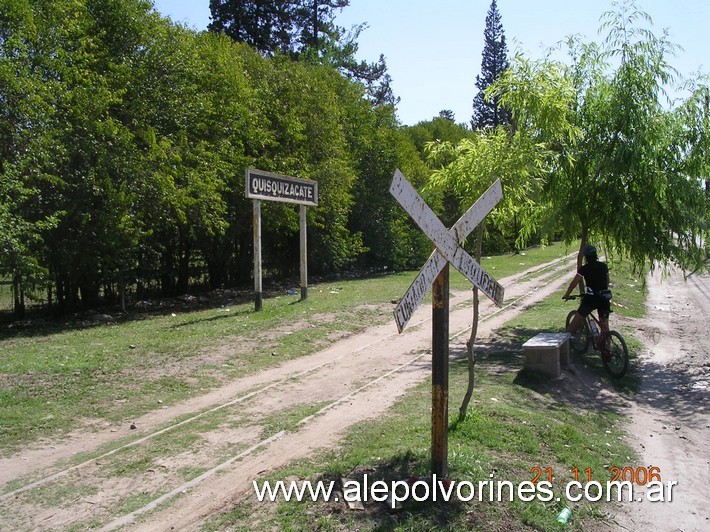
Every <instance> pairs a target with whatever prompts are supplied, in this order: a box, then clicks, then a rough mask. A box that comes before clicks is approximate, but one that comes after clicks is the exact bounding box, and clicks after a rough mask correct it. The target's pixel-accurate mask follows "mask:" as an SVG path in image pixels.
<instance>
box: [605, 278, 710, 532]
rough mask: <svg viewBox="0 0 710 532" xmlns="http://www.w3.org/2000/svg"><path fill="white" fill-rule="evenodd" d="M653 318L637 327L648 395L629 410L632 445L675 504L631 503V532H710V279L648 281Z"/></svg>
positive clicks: (626, 520)
mask: <svg viewBox="0 0 710 532" xmlns="http://www.w3.org/2000/svg"><path fill="white" fill-rule="evenodd" d="M648 284H649V297H648V300H647V307H648V309H647V310H648V312H647V316H646V318H645V319H644V320H643V321H642V322H640V323H638V324H637V325H636V327H637V329H638V330H639V333H640V337H641V339H642V340H643V341H644V344H645V345H646V348H645V350H644V353H643V355H642V358H641V360H640V368H641V373H642V383H641V389H640V391H639V393H638V394H636V395H635V396H633V397H632V398H631V400H630V402H629V405H628V407H627V409H626V412H627V414H628V416H629V418H630V420H631V424H630V426H629V433H630V439H631V441H632V442H634V445H635V446H636V448H637V451H638V454H639V456H640V457H641V458H642V463H643V464H645V465H646V466H652V467H657V468H659V469H660V471H661V478H662V481H663V482H664V483H665V482H668V481H677V482H678V484H677V486H676V487H675V488H673V491H672V497H673V499H672V502H653V503H649V502H646V501H645V499H644V500H643V502H639V503H626V504H625V505H624V507H623V512H622V513H620V514H619V516H618V517H617V520H618V523H619V524H620V525H622V526H623V527H625V528H626V529H628V530H650V529H654V530H658V531H671V530H673V531H676V530H682V531H686V532H687V531H691V530H692V531H706V530H710V494H709V492H708V479H710V412H709V411H708V400H709V399H710V334H708V327H709V326H710V277H709V276H691V277H690V278H688V280H687V281H685V280H684V279H683V275H682V274H681V273H680V272H677V271H676V272H673V274H672V275H671V276H670V277H669V278H667V279H665V280H664V281H663V282H661V279H660V274H656V275H654V276H649V278H648Z"/></svg>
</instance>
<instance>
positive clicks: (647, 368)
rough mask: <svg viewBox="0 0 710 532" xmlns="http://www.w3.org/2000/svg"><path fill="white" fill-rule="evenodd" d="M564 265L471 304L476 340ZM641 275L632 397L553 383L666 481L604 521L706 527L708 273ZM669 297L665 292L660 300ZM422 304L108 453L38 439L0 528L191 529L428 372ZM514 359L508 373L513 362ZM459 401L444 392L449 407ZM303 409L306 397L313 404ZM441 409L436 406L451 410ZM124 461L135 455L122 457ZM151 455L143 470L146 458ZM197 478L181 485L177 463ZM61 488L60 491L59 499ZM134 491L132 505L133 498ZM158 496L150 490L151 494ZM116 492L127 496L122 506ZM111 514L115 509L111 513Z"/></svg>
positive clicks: (565, 275) (91, 438)
mask: <svg viewBox="0 0 710 532" xmlns="http://www.w3.org/2000/svg"><path fill="white" fill-rule="evenodd" d="M572 268H573V265H572V261H571V260H566V261H562V262H559V263H556V264H551V265H549V266H548V267H547V268H544V269H542V270H541V271H540V272H538V273H536V274H533V275H531V274H530V272H528V274H527V275H519V276H515V277H514V278H509V279H505V280H502V283H503V284H504V286H505V287H506V298H505V304H504V307H503V309H496V308H495V307H493V306H492V305H491V304H490V303H488V302H485V303H484V304H483V305H482V315H483V322H482V324H481V325H480V326H479V336H480V337H483V338H485V337H491V336H494V335H495V330H496V329H497V328H498V327H500V326H501V325H502V324H503V323H505V322H506V321H508V320H509V319H511V318H512V317H513V316H515V315H516V314H518V313H520V312H522V311H523V310H524V308H525V307H526V306H527V305H531V304H534V303H535V302H536V301H539V300H541V299H543V298H544V297H546V296H548V295H550V294H552V293H554V292H560V291H561V290H562V289H563V286H564V285H566V283H567V282H568V280H569V272H570V271H571V270H572ZM656 281H657V280H656V279H655V278H652V279H651V281H650V282H651V298H650V299H649V315H648V318H647V319H644V320H638V321H635V322H633V323H632V325H633V326H634V327H636V328H637V329H638V330H639V331H640V333H641V337H642V340H644V342H645V343H646V344H647V346H648V347H647V349H646V350H645V352H644V355H643V359H642V361H641V365H642V367H643V383H642V385H641V390H640V392H639V393H638V394H637V395H636V396H634V397H631V398H627V400H622V399H621V398H619V397H616V396H615V395H614V394H616V392H614V391H613V390H610V389H608V388H607V389H600V388H599V385H598V380H599V379H598V378H597V379H594V378H593V377H590V376H586V375H584V374H583V372H582V373H580V372H579V371H578V370H574V369H573V370H572V373H571V374H570V376H569V378H568V379H567V380H566V381H565V383H563V384H564V386H563V387H568V386H570V384H574V386H579V385H580V383H581V386H582V388H584V390H583V391H582V392H578V391H575V392H574V393H584V394H586V395H587V396H588V397H592V396H594V395H596V394H604V395H606V396H608V397H611V400H612V401H615V402H616V403H618V404H621V405H622V407H623V408H625V410H626V412H627V413H628V415H629V416H630V417H631V420H632V424H631V428H630V431H629V432H630V438H632V439H633V441H634V442H635V445H637V446H638V448H639V451H640V454H641V456H643V457H644V460H645V461H647V462H648V465H653V466H657V467H659V468H660V469H661V472H662V475H663V480H664V481H666V480H678V482H679V484H678V487H677V490H676V491H675V492H674V500H673V502H672V503H669V504H665V503H655V504H651V505H645V504H642V503H638V504H636V503H626V504H624V505H622V506H620V507H619V512H618V515H617V516H616V517H615V520H616V522H618V523H619V524H620V525H621V526H623V527H625V528H627V529H629V530H641V529H645V528H646V527H649V526H653V527H654V528H656V529H658V530H679V529H680V530H707V529H708V522H707V516H708V497H707V494H706V493H707V492H703V489H704V486H703V482H704V481H705V480H707V478H708V472H709V471H708V456H710V453H708V446H709V445H710V440H709V439H708V430H709V429H708V424H709V422H708V413H707V397H708V395H707V394H708V388H707V385H708V358H709V353H710V345H709V344H710V339H708V335H707V324H708V286H709V283H708V279H707V278H706V277H702V278H700V277H699V278H696V279H691V281H689V282H688V283H684V282H682V276H679V275H675V276H673V277H672V278H671V279H670V280H669V282H667V283H665V284H663V285H659V284H658V283H657V282H656ZM669 295H670V296H672V297H668V296H669ZM451 308H452V312H451V318H450V319H451V323H450V332H451V334H452V335H453V336H454V339H453V340H452V345H451V347H452V350H457V349H458V350H461V349H463V345H464V343H465V338H466V337H467V335H468V333H467V330H468V327H469V326H470V319H471V315H470V313H471V310H470V292H468V291H466V292H462V293H456V294H453V296H452V300H451ZM430 316H431V307H430V306H422V307H421V308H420V309H419V310H418V311H417V313H415V315H414V317H413V318H412V320H411V322H410V325H409V326H408V328H407V329H406V330H405V332H404V333H403V334H401V335H399V334H397V330H396V326H395V324H394V321H391V322H389V323H387V324H386V325H383V326H378V327H372V328H370V329H368V330H367V331H365V332H363V333H361V334H357V335H354V336H351V337H349V338H346V339H343V340H340V341H337V342H335V343H334V344H333V345H332V346H330V347H329V348H328V349H325V350H323V351H321V352H319V353H316V354H314V355H311V356H307V357H302V358H300V359H297V360H293V361H290V362H287V363H285V364H282V365H280V366H278V367H275V368H272V369H269V370H265V371H262V372H260V373H258V374H255V375H252V376H249V377H246V378H243V379H239V380H237V381H235V382H233V383H231V384H229V385H228V386H225V387H223V388H221V389H219V390H216V391H214V392H212V393H210V394H206V395H204V396H201V397H197V398H195V399H192V400H190V401H186V402H185V403H182V404H179V405H176V406H174V407H170V408H164V409H161V410H158V411H155V412H153V413H151V414H149V415H147V416H144V417H143V418H141V419H138V420H136V426H137V427H138V428H139V429H138V431H139V432H140V435H141V438H140V439H139V440H138V441H137V442H134V443H131V444H129V445H123V446H121V447H119V448H118V449H116V450H115V451H108V452H104V453H103V454H101V455H99V456H97V457H95V458H92V459H89V460H84V461H82V462H81V463H79V464H76V465H73V466H67V465H66V464H67V462H66V460H67V459H68V458H70V457H72V456H74V455H76V454H77V453H86V452H90V451H95V450H96V449H99V448H100V447H101V446H102V445H104V444H106V443H110V442H113V441H117V440H118V439H119V437H121V436H125V433H123V434H122V433H121V432H116V431H115V429H112V428H108V427H107V428H106V429H105V430H99V431H96V432H90V431H80V432H79V433H77V434H75V435H73V436H72V437H71V438H70V439H69V440H68V441H67V442H65V443H63V444H61V445H49V444H48V445H45V446H43V447H40V448H38V449H34V450H26V451H24V452H23V453H20V454H18V455H16V456H13V457H11V458H8V459H4V460H1V461H0V471H2V476H1V477H2V478H0V487H2V486H6V485H7V484H8V483H10V482H12V481H13V480H17V479H18V478H20V477H24V478H26V475H28V474H33V475H34V478H36V481H35V483H33V484H30V485H29V486H25V487H24V488H18V489H15V491H9V492H8V488H5V490H6V493H5V494H4V495H2V496H0V529H3V530H5V529H7V530H15V529H48V528H51V529H65V528H69V527H71V526H72V525H75V526H76V525H77V524H80V525H79V526H86V525H87V524H89V523H90V524H91V526H92V527H97V528H101V527H103V529H105V530H113V529H117V528H122V527H125V528H126V529H130V530H151V531H153V530H197V529H199V528H200V526H201V524H202V523H204V522H205V520H206V519H208V518H210V517H211V516H213V515H215V514H216V513H218V512H221V511H225V510H228V509H229V508H230V507H232V506H233V505H234V503H235V502H236V501H238V500H239V499H240V498H242V497H244V496H245V494H247V493H248V492H249V491H250V490H251V486H252V484H251V481H252V480H253V479H257V478H258V477H259V476H261V475H263V474H264V473H265V472H267V471H271V470H274V469H276V468H279V467H281V466H284V465H286V464H288V463H289V462H291V461H293V460H295V459H298V458H302V457H305V456H308V455H310V454H312V453H313V452H315V451H317V450H318V449H321V448H326V447H333V446H337V445H338V442H339V439H340V437H341V436H342V435H343V434H344V433H345V431H346V430H347V429H348V428H349V427H351V426H352V425H354V424H356V423H358V422H360V421H362V420H366V419H371V418H374V417H377V416H378V415H381V414H383V413H385V412H386V411H387V410H388V409H389V408H390V407H391V405H392V404H393V403H394V402H395V401H396V400H397V399H398V398H399V397H401V396H402V395H403V394H405V393H406V392H407V390H408V389H409V388H411V387H412V386H414V385H415V384H417V383H420V382H422V381H424V380H426V379H427V378H429V377H430V371H431V362H430V356H429V350H430V342H431V321H430ZM518 369H519V368H511V370H515V371H517V370H518ZM458 400H460V398H452V401H454V402H456V401H458ZM299 405H304V406H310V407H311V410H309V412H310V413H309V414H308V415H304V417H303V419H301V421H300V423H299V424H298V428H297V429H296V430H285V431H279V432H275V433H274V432H273V431H272V432H268V431H266V432H265V430H264V423H265V421H264V420H265V419H267V418H269V417H270V416H273V415H275V414H278V413H279V412H282V411H283V410H284V409H289V408H293V407H294V406H299ZM313 405H315V406H313ZM452 407H453V408H455V405H450V409H451V408H452ZM216 415H220V416H222V417H221V418H220V419H221V422H220V423H219V424H218V425H216V426H213V427H208V428H205V429H204V430H202V431H200V432H199V437H200V439H199V452H195V450H194V446H193V448H191V449H190V448H186V450H185V451H184V452H180V453H173V455H171V456H170V458H169V459H168V458H166V459H165V460H162V461H161V460H158V461H157V462H156V461H155V460H153V461H152V462H151V464H152V465H151V466H150V468H149V469H146V470H140V469H139V470H137V471H132V472H125V471H122V470H119V469H117V467H118V466H117V464H119V465H120V464H121V463H122V461H126V460H128V461H130V460H129V459H131V457H132V456H133V455H135V454H138V453H140V452H147V451H146V449H147V448H149V447H150V445H152V444H153V443H154V442H155V441H156V440H158V439H160V438H161V437H166V436H167V437H169V438H170V439H175V440H178V439H179V438H180V437H181V436H182V435H183V434H184V433H190V431H192V433H195V429H194V425H193V423H199V422H200V421H204V420H205V419H206V418H208V417H210V416H216ZM133 459H134V461H135V457H134V458H133ZM156 463H157V465H156ZM190 467H191V468H195V469H196V470H198V471H200V472H201V473H200V474H199V475H197V476H194V478H192V479H191V480H189V481H187V482H186V481H185V480H184V475H181V474H180V471H183V470H184V469H185V468H190ZM63 488H66V492H67V493H70V494H71V495H68V496H67V498H64V499H63V498H62V497H61V493H62V490H63ZM143 493H145V494H151V495H150V496H148V495H146V499H145V500H144V501H143V500H140V498H139V497H138V496H139V495H140V494H143ZM156 493H158V494H162V495H160V496H159V497H157V498H156V496H155V495H154V494H156ZM128 496H132V497H134V498H138V502H135V503H133V506H132V508H131V511H130V512H129V513H127V514H126V515H125V516H124V517H121V518H115V516H116V515H117V511H119V509H120V508H125V500H126V498H127V497H128ZM123 513H125V510H124V512H123Z"/></svg>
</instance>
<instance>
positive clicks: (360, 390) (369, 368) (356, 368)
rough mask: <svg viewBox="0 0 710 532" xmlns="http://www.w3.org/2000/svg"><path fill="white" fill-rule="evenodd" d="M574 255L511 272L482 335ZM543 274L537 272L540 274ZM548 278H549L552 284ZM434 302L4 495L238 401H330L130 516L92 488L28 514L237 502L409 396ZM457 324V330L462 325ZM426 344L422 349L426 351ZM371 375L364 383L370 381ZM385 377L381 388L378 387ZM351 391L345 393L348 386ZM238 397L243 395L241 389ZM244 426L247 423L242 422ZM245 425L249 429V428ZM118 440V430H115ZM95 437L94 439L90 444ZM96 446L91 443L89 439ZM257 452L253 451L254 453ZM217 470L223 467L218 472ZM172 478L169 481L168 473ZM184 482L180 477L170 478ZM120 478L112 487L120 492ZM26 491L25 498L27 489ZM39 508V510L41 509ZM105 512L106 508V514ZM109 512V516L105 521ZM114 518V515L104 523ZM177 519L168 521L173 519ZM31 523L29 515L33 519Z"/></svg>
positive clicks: (88, 468)
mask: <svg viewBox="0 0 710 532" xmlns="http://www.w3.org/2000/svg"><path fill="white" fill-rule="evenodd" d="M570 264H571V262H570V260H569V258H567V259H563V260H558V261H553V262H552V263H549V264H548V265H544V266H542V267H538V268H535V269H534V270H530V271H527V272H524V273H522V274H519V275H516V276H514V277H511V278H509V279H508V280H505V283H504V284H505V285H506V289H507V292H508V294H507V295H508V299H507V302H506V305H505V306H504V308H503V309H494V308H493V307H492V305H491V304H488V303H485V304H482V309H481V310H482V316H483V318H482V322H483V323H482V326H481V327H480V330H481V336H485V335H486V334H490V332H491V331H493V330H494V329H495V328H497V327H498V326H500V325H502V324H503V323H504V322H505V321H507V319H510V318H511V317H512V316H513V315H514V314H515V313H517V311H518V305H520V304H522V303H523V302H529V303H533V302H534V301H537V300H539V299H542V298H543V297H545V296H546V295H547V294H548V293H549V292H551V291H553V290H554V289H556V287H557V285H559V284H561V283H560V280H559V275H560V274H561V273H565V274H566V273H568V271H569V269H570V267H571V266H570ZM535 275H538V277H535ZM546 283H549V284H548V285H546ZM469 298H470V291H465V292H462V293H457V294H454V295H453V297H452V300H451V308H452V309H453V310H452V314H451V327H450V329H451V330H452V331H455V332H454V334H453V335H452V336H454V337H455V336H459V335H462V334H464V333H465V332H466V330H468V329H469V328H470V316H469V314H470V311H469V310H468V308H459V309H458V310H457V307H460V306H461V305H462V304H463V303H464V302H465V301H467V300H468V299H469ZM468 306H469V307H470V304H469V305H468ZM429 309H430V306H423V307H422V308H421V309H419V311H418V312H417V313H415V316H414V317H413V320H412V324H411V325H410V327H409V328H408V329H407V331H405V333H404V334H402V335H398V334H397V332H396V328H395V327H394V324H393V323H388V324H387V325H383V326H379V327H374V328H371V329H369V330H368V331H366V332H364V333H361V334H359V335H354V336H352V337H350V338H347V339H345V340H342V341H340V342H338V343H337V344H335V345H333V346H331V347H330V348H328V349H326V350H323V351H321V352H319V353H316V354H315V355H311V356H308V357H303V358H302V359H297V360H294V361H290V362H288V363H286V364H284V365H282V366H280V367H278V368H271V369H269V370H265V371H263V372H261V373H259V374H257V375H253V376H251V377H246V378H244V379H240V381H239V382H235V383H234V384H233V385H231V386H229V387H225V388H222V389H220V390H218V391H216V392H213V393H211V394H208V395H207V396H204V397H201V398H198V399H196V400H193V401H188V402H186V404H184V405H179V406H178V407H175V408H172V409H167V410H164V411H160V412H157V413H153V414H151V415H149V416H146V417H145V418H144V419H142V420H141V421H140V422H139V426H159V425H160V424H161V423H162V424H164V423H165V422H166V420H170V419H172V418H174V417H176V416H178V415H181V414H184V413H185V412H192V416H191V417H189V418H188V419H183V420H182V421H180V422H177V423H174V424H172V425H170V426H168V427H165V428H162V429H160V430H154V431H153V432H150V433H148V434H146V435H144V436H142V437H141V438H140V439H139V440H137V441H134V442H130V443H128V444H126V445H123V446H121V447H119V448H117V449H114V450H112V451H110V452H108V453H105V454H104V455H102V456H100V457H97V458H94V459H91V460H89V461H86V462H83V463H81V464H78V465H75V466H72V467H71V468H66V469H64V470H60V471H57V472H55V473H53V474H52V475H49V476H47V477H45V478H43V479H39V480H38V481H35V482H34V483H32V484H30V485H27V486H25V487H23V488H19V489H17V490H15V491H13V492H10V493H6V494H5V495H3V496H2V498H0V502H4V501H5V500H10V499H13V498H14V499H17V498H18V497H19V496H20V495H22V494H23V492H24V491H30V492H31V491H32V490H35V489H37V488H39V487H41V486H43V485H45V484H50V483H53V482H55V481H57V480H58V479H60V478H61V477H68V478H67V479H66V480H67V481H72V479H73V478H74V477H80V478H81V479H83V480H86V478H87V477H89V478H94V477H98V478H100V477H101V476H102V475H101V474H100V472H98V471H97V469H98V468H100V467H101V466H103V465H104V464H103V462H105V461H106V460H107V459H109V458H111V456H113V455H114V454H117V453H118V452H120V451H126V450H128V449H130V448H131V447H140V446H141V445H144V444H147V443H149V442H150V440H153V439H155V438H158V437H160V436H162V435H165V434H166V433H168V432H173V431H174V432H176V433H179V432H180V429H181V428H187V426H188V425H189V424H190V423H195V422H197V421H199V420H200V419H201V418H203V417H205V416H208V415H210V414H214V413H216V412H219V411H221V410H228V409H229V408H231V407H239V408H238V409H239V410H240V413H241V414H248V415H254V416H255V417H257V418H258V417H259V416H261V417H262V418H263V417H264V415H265V414H267V413H269V412H275V411H278V410H279V409H280V408H283V407H284V405H287V406H288V405H292V404H293V403H294V402H296V403H298V402H299V401H302V402H304V403H307V402H309V401H310V402H313V401H316V402H325V403H327V404H326V406H324V407H322V408H320V409H319V410H317V411H316V412H315V414H310V415H308V416H306V417H305V418H304V419H302V420H301V421H300V423H299V424H298V428H297V429H296V430H293V431H290V432H284V431H281V432H278V433H277V434H275V435H271V436H268V437H260V433H259V431H252V433H251V434H249V437H247V438H245V439H242V440H239V436H237V435H234V434H229V435H228V436H229V437H232V438H233V441H238V440H239V443H240V445H242V447H243V449H242V450H241V451H240V452H238V453H232V454H231V455H230V456H231V457H230V458H229V459H227V460H222V461H221V462H219V463H218V464H217V465H216V466H214V465H213V466H212V467H209V468H207V470H206V471H205V472H204V473H202V474H201V475H199V476H197V477H195V478H193V479H192V480H191V481H189V482H186V483H181V484H180V483H178V487H176V488H172V489H166V488H165V487H164V486H163V487H161V491H163V492H164V493H163V494H162V495H161V496H159V497H155V498H153V500H152V501H151V502H149V503H148V504H145V505H143V506H142V507H140V508H139V509H137V510H134V511H133V512H131V513H130V514H128V515H127V516H125V517H123V518H120V519H117V520H114V521H110V515H111V512H112V511H113V512H114V515H115V499H117V495H116V493H113V494H112V495H111V496H109V495H108V494H105V493H101V492H99V494H96V493H95V494H94V495H92V496H91V498H90V499H91V500H90V501H89V504H87V503H86V501H85V500H80V501H78V502H79V504H74V505H70V506H69V507H68V508H63V509H61V510H57V509H56V508H47V509H41V508H40V509H38V508H36V507H35V508H33V505H32V504H27V505H25V507H24V508H23V511H22V512H20V513H31V516H30V517H31V519H30V523H34V524H35V525H37V524H38V523H43V522H44V523H47V522H51V523H52V526H53V527H55V526H60V527H61V526H66V525H69V524H71V523H77V522H82V520H83V519H91V518H92V516H93V517H94V518H96V513H97V512H96V510H97V508H104V509H105V510H106V511H105V512H103V513H104V514H105V515H104V518H103V519H106V520H108V521H109V522H108V523H107V529H113V528H116V527H120V526H124V525H126V524H129V523H130V522H132V521H133V520H134V519H137V518H141V516H143V515H144V514H147V513H149V512H151V511H153V510H154V509H155V508H156V507H158V506H159V505H160V503H163V502H166V501H170V500H171V499H173V498H175V497H178V498H177V499H176V500H175V501H171V502H173V505H172V506H171V507H170V508H169V509H168V510H167V511H162V512H158V513H157V514H156V515H154V516H149V522H148V524H146V525H143V527H144V528H145V527H147V528H150V529H153V530H154V529H156V528H158V529H160V528H161V527H163V524H165V527H164V528H165V529H170V527H171V526H174V527H177V528H181V529H183V528H185V527H189V526H190V524H194V523H196V522H199V521H200V520H201V519H203V518H204V517H205V516H207V515H210V514H211V513H212V512H215V511H219V510H220V509H223V508H224V507H225V506H226V505H228V504H229V502H230V501H231V500H233V499H234V497H236V496H238V495H239V493H243V492H244V491H245V490H247V489H248V488H249V487H250V486H251V483H250V479H252V478H256V477H257V476H258V474H260V473H262V472H263V471H265V470H270V469H274V468H276V467H279V466H281V465H284V464H286V463H288V462H289V461H291V460H293V459H296V458H298V457H302V456H306V455H307V454H309V453H311V452H312V451H314V450H315V449H317V448H319V447H323V446H327V445H333V444H334V442H335V440H337V439H338V437H339V435H341V434H342V433H343V432H344V431H345V430H346V429H347V428H348V427H349V426H350V425H352V424H354V423H357V422H359V421H361V420H364V419H368V418H371V417H375V416H377V415H379V414H381V413H383V412H386V410H387V409H388V408H389V407H390V406H391V405H392V404H393V403H394V402H395V400H396V399H397V398H398V397H400V396H401V395H403V394H404V393H405V392H406V390H407V389H408V388H410V387H411V386H413V385H415V384H417V383H419V382H421V381H422V380H423V379H425V378H426V377H427V376H428V373H429V369H430V363H429V358H428V349H429V343H428V342H430V340H429V335H430V332H429V331H428V330H425V329H426V327H424V325H425V324H427V323H428V322H429V321H430V318H429V317H428V315H429V314H430V311H429ZM456 331H458V332H456ZM422 351H423V352H422ZM363 382H364V384H362V383H363ZM376 384H377V386H375V385H376ZM343 392H345V393H343ZM235 395H236V397H235ZM204 408H206V410H200V409H204ZM236 431H237V432H239V431H240V429H239V428H238V429H236ZM241 432H242V433H243V432H245V431H244V430H243V427H242V428H241ZM114 438H115V435H114ZM88 443H91V442H88ZM87 446H88V445H87ZM247 457H248V459H246V458H247ZM216 473H222V474H221V475H216ZM164 480H165V479H164ZM169 480H170V481H172V482H173V486H175V484H176V482H175V479H174V478H173V479H169ZM118 488H120V486H118V487H117V486H116V485H114V486H113V490H115V489H118ZM123 489H131V490H136V489H140V490H146V491H148V492H150V491H151V490H150V482H147V483H144V484H141V483H140V482H137V481H136V482H133V483H131V482H127V483H126V485H125V486H124V488H123ZM19 498H21V497H19ZM38 510H39V511H38ZM99 513H101V512H99ZM103 519H102V520H103ZM103 522H106V521H103ZM168 523H169V524H168ZM24 524H25V525H27V524H28V523H26V522H25V523H24Z"/></svg>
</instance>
